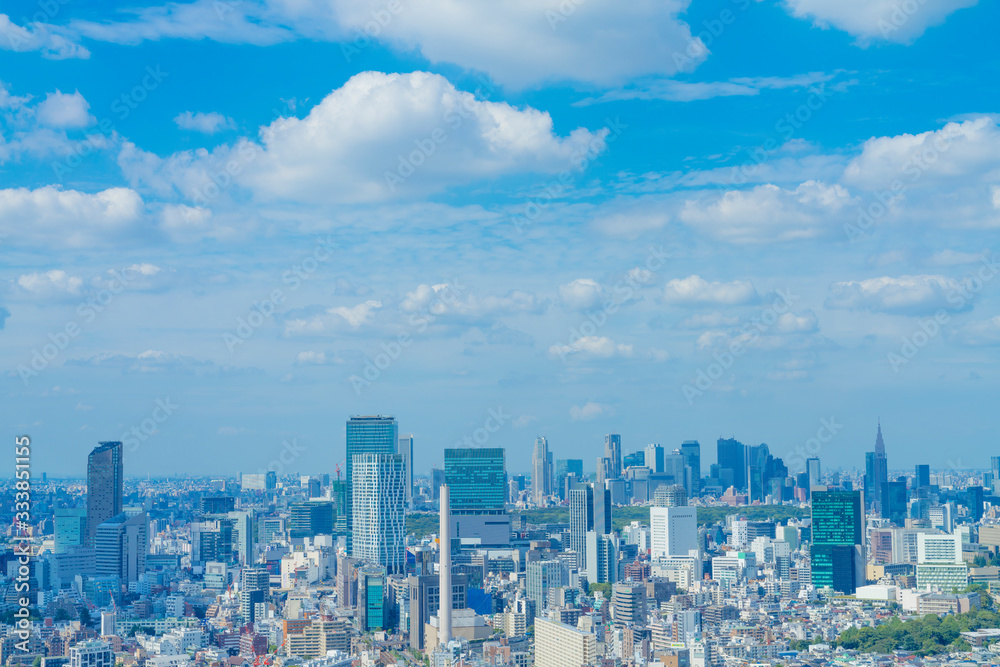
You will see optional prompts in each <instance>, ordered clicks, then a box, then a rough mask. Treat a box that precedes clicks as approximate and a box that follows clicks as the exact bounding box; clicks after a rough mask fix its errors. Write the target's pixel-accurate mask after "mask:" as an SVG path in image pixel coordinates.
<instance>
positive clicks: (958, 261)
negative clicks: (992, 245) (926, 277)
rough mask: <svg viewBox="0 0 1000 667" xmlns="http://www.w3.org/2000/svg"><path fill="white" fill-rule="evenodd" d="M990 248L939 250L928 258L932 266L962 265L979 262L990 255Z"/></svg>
mask: <svg viewBox="0 0 1000 667" xmlns="http://www.w3.org/2000/svg"><path fill="white" fill-rule="evenodd" d="M989 255H990V252H989V251H988V250H981V251H979V252H961V251H959V250H951V249H950V248H946V249H945V250H939V251H937V252H936V253H934V254H933V255H931V256H930V257H928V258H927V263H928V264H929V265H931V266H961V265H963V264H977V263H979V262H982V261H983V260H985V259H986V258H987V257H989Z"/></svg>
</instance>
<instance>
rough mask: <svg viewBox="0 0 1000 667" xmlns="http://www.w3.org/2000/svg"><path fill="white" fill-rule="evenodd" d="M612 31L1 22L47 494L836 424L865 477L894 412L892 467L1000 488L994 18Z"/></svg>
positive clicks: (11, 416)
mask: <svg viewBox="0 0 1000 667" xmlns="http://www.w3.org/2000/svg"><path fill="white" fill-rule="evenodd" d="M619 4H620V3H610V2H604V1H603V0H580V1H578V2H574V1H573V0H564V1H563V2H561V3H560V2H548V1H543V2H527V1H525V2H519V1H518V2H510V3H504V4H503V5H501V6H499V7H497V6H492V3H491V4H489V5H488V4H487V3H458V2H454V1H450V0H434V1H433V2H425V3H422V4H421V5H419V6H418V5H415V4H412V3H410V2H407V1H405V0H398V2H397V1H394V0H389V1H388V2H360V1H353V0H328V1H327V2H302V3H287V2H273V3H256V2H251V1H250V0H232V1H229V0H220V1H218V2H216V1H206V0H200V1H198V2H194V3H191V4H188V3H177V4H168V5H160V4H157V3H148V4H145V5H142V4H128V5H124V4H123V5H120V6H119V8H118V9H116V10H109V9H108V8H107V7H106V6H104V5H98V4H96V3H85V2H81V1H79V0H67V1H66V2H63V3H60V2H59V0H51V2H45V1H43V2H37V3H36V2H13V3H5V5H4V7H3V9H2V11H3V12H5V13H4V14H2V15H0V234H2V235H3V236H2V237H0V238H2V241H0V252H2V256H3V264H2V269H3V273H4V275H3V281H2V282H0V339H2V341H3V344H2V345H0V355H2V357H3V368H4V370H5V374H4V375H3V376H2V378H0V382H2V391H3V395H4V397H5V398H4V401H3V403H2V407H0V415H2V417H3V421H4V423H6V424H8V430H9V431H12V432H17V433H27V434H29V435H31V436H32V437H33V439H34V441H35V443H36V448H35V453H34V456H35V461H34V465H35V471H36V473H40V472H42V471H47V472H50V473H52V474H79V473H81V472H82V470H83V466H84V456H85V454H86V452H87V451H89V449H90V448H91V447H92V446H93V445H94V443H96V441H98V440H108V439H127V438H131V440H127V442H128V444H129V447H128V450H129V451H128V454H127V464H126V465H127V470H128V471H129V472H130V473H134V474H159V473H178V472H190V473H201V472H206V473H213V474H223V473H235V472H237V471H255V470H257V469H260V468H263V467H267V466H268V465H271V464H272V463H273V462H279V465H280V466H282V470H283V471H284V472H293V471H301V472H306V473H308V472H326V471H332V470H333V468H334V466H335V465H336V464H337V463H338V462H340V461H341V460H342V458H343V439H344V426H343V424H344V421H345V420H346V418H347V416H348V415H351V414H371V413H383V414H393V415H396V416H397V418H398V419H399V421H400V430H401V432H412V433H414V434H415V437H416V440H415V442H416V449H417V454H416V459H417V460H416V467H417V471H418V472H421V471H425V470H427V469H428V468H429V467H430V466H431V465H440V463H441V461H442V454H441V450H442V449H443V448H444V447H446V446H453V445H454V444H455V443H461V442H465V441H466V438H469V439H470V440H471V441H473V442H478V443H479V444H486V443H487V442H488V443H489V444H490V445H491V446H504V447H506V448H507V450H508V459H509V468H510V469H511V470H512V471H518V470H527V468H528V460H529V457H530V451H531V445H532V442H533V440H534V437H535V436H536V435H545V436H547V437H548V439H549V443H550V446H551V447H552V448H553V450H554V452H555V455H556V457H557V458H568V457H573V458H577V457H579V458H583V459H584V460H585V467H587V468H592V466H593V461H594V459H595V457H597V456H598V455H599V454H600V450H601V447H602V443H603V434H604V433H607V432H609V431H612V430H615V431H617V432H620V433H621V434H622V437H623V449H624V450H625V451H626V452H629V451H633V450H635V449H639V448H641V447H642V446H644V445H645V444H646V443H649V442H658V443H661V444H664V445H666V446H668V447H673V446H678V445H679V444H680V442H681V441H683V440H687V439H692V438H694V439H698V440H700V441H701V442H702V444H703V446H704V447H705V454H704V456H703V460H704V461H706V462H711V461H712V460H713V459H714V455H715V451H714V450H715V446H714V442H715V439H716V438H718V437H720V436H723V437H729V436H735V437H737V438H739V439H741V440H743V441H744V442H747V443H753V444H756V443H759V442H766V443H768V445H769V446H770V448H771V450H772V452H774V453H775V454H776V455H779V456H786V457H787V459H791V458H793V457H794V456H795V453H796V452H797V451H800V450H801V448H802V447H805V446H806V443H807V442H809V440H810V438H814V437H815V436H816V434H817V432H818V431H819V430H820V429H821V427H822V426H823V422H821V420H831V419H832V420H833V421H834V423H836V424H837V425H838V428H837V429H836V432H835V434H834V435H833V437H832V438H831V439H829V440H828V441H827V442H824V443H821V445H822V446H821V450H820V452H819V455H820V457H821V458H822V459H823V461H824V465H825V466H827V467H837V466H857V465H860V463H861V462H862V461H863V452H864V451H866V450H867V449H870V448H871V446H872V444H873V442H874V435H875V424H876V420H877V419H878V418H879V417H881V419H882V424H883V429H884V434H885V439H886V445H887V450H888V452H889V456H890V465H891V467H893V468H906V469H911V468H912V465H913V464H915V463H917V462H928V463H931V464H932V465H933V466H935V467H941V468H945V467H953V468H963V467H982V466H985V465H986V464H987V457H988V455H989V453H988V452H984V451H983V450H982V447H981V444H980V443H983V442H993V441H995V440H996V439H997V436H998V435H1000V433H998V431H1000V424H998V422H997V419H996V417H995V416H994V415H995V409H994V408H993V405H992V400H991V399H992V397H993V396H995V395H996V390H997V388H998V387H997V385H998V380H1000V375H998V366H997V359H998V357H997V349H998V348H997V346H998V345H1000V309H998V304H1000V298H998V293H1000V280H994V278H995V277H996V273H997V272H998V271H1000V265H998V264H997V263H996V260H995V258H994V254H993V252H994V248H995V245H996V241H995V239H996V230H997V228H998V227H1000V127H998V125H997V119H998V116H997V115H996V113H997V111H998V109H997V106H998V104H997V99H996V98H997V92H996V87H995V85H994V82H995V81H996V80H997V75H998V69H1000V67H998V65H1000V56H998V53H997V50H996V49H995V48H993V47H990V46H989V44H991V43H993V41H994V40H993V35H992V34H990V30H991V27H992V26H995V25H996V24H997V20H998V19H1000V16H998V14H1000V10H998V8H997V6H996V5H995V4H994V3H976V2H975V1H974V0H924V1H923V2H919V0H912V1H911V2H899V1H897V0H876V1H874V2H863V1H861V0H850V1H845V0H836V1H834V0H786V2H783V3H782V2H770V1H761V2H757V1H755V0H737V1H734V0H705V1H701V0H692V2H690V3H687V2H683V1H678V0H675V1H672V2H646V1H638V2H634V3H629V4H628V5H627V6H626V7H625V8H623V7H621V6H619ZM364 31H368V33H369V34H371V35H373V36H372V37H366V36H365V35H364ZM491 410H493V411H495V412H497V413H498V414H501V415H503V416H504V417H503V419H502V420H501V421H503V423H502V425H500V427H499V428H498V429H496V430H495V431H493V432H487V431H485V430H483V428H482V427H483V426H484V424H486V422H487V419H488V418H489V417H490V411H491ZM490 423H491V424H492V423H493V422H490ZM825 432H826V431H824V433H825ZM284 443H288V444H284ZM293 443H294V444H293Z"/></svg>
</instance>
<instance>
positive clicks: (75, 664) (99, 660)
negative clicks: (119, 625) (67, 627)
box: [69, 640, 115, 667]
mask: <svg viewBox="0 0 1000 667" xmlns="http://www.w3.org/2000/svg"><path fill="white" fill-rule="evenodd" d="M69 667H115V654H114V651H112V650H111V644H110V643H109V642H106V641H99V640H92V641H86V642H79V643H77V644H75V645H73V646H71V647H70V649H69Z"/></svg>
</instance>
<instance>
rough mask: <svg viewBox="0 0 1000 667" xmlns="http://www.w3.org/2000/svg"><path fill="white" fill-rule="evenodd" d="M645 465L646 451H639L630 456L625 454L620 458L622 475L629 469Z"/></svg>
mask: <svg viewBox="0 0 1000 667" xmlns="http://www.w3.org/2000/svg"><path fill="white" fill-rule="evenodd" d="M609 461H610V459H609ZM645 465H646V451H645V450H639V451H638V452H632V453H631V454H626V455H625V456H623V457H622V474H625V473H624V471H626V470H628V469H629V468H634V467H644V466H645Z"/></svg>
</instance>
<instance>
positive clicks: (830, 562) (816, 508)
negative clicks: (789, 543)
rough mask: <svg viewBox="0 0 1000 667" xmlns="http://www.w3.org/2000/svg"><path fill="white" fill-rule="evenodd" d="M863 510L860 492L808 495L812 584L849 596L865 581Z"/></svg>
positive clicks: (862, 499)
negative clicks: (810, 510)
mask: <svg viewBox="0 0 1000 667" xmlns="http://www.w3.org/2000/svg"><path fill="white" fill-rule="evenodd" d="M864 526H865V509H864V498H863V496H862V493H861V492H860V491H844V490H826V491H823V490H819V489H814V490H813V493H812V541H813V542H812V547H811V548H810V554H811V567H810V569H811V571H812V583H813V585H814V586H816V587H817V588H822V587H830V588H832V589H833V590H835V591H838V592H840V593H848V594H853V593H854V591H855V590H856V589H857V587H858V586H860V585H863V584H864V581H865V538H864Z"/></svg>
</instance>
